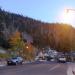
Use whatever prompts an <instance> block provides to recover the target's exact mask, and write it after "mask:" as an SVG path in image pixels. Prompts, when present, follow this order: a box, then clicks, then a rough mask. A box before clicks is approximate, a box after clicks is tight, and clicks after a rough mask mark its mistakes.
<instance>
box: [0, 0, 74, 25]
mask: <svg viewBox="0 0 75 75" xmlns="http://www.w3.org/2000/svg"><path fill="white" fill-rule="evenodd" d="M0 7H1V8H2V9H4V10H6V11H9V12H13V13H18V14H22V15H24V16H28V17H31V18H33V19H36V20H41V21H44V22H49V23H56V22H63V23H70V24H72V25H73V26H74V24H75V23H74V19H75V12H74V11H71V13H70V14H69V17H67V18H66V16H65V15H64V10H65V9H67V8H68V9H75V0H0Z"/></svg>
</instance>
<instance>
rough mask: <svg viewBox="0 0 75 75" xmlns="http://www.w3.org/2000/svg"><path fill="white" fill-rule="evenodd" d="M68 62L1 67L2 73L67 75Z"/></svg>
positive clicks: (4, 74)
mask: <svg viewBox="0 0 75 75" xmlns="http://www.w3.org/2000/svg"><path fill="white" fill-rule="evenodd" d="M67 69H68V65H67V63H52V62H44V63H30V64H24V65H17V66H6V67H1V68H0V75H67Z"/></svg>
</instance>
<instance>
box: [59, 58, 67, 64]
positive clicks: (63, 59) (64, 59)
mask: <svg viewBox="0 0 75 75" xmlns="http://www.w3.org/2000/svg"><path fill="white" fill-rule="evenodd" d="M58 62H61V63H65V62H66V58H65V57H59V58H58Z"/></svg>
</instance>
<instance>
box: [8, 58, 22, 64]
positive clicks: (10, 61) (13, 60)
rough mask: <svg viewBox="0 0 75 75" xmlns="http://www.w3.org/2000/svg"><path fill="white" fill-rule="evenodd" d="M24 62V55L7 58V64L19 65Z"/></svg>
mask: <svg viewBox="0 0 75 75" xmlns="http://www.w3.org/2000/svg"><path fill="white" fill-rule="evenodd" d="M22 63H23V58H22V57H14V58H10V59H8V60H7V65H17V64H22Z"/></svg>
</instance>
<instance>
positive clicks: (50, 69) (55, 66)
mask: <svg viewBox="0 0 75 75" xmlns="http://www.w3.org/2000/svg"><path fill="white" fill-rule="evenodd" d="M59 66H60V64H58V65H56V66H54V67H52V68H50V69H49V71H52V70H54V69H56V68H58V67H59Z"/></svg>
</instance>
